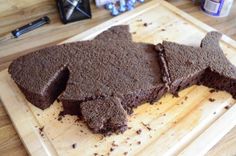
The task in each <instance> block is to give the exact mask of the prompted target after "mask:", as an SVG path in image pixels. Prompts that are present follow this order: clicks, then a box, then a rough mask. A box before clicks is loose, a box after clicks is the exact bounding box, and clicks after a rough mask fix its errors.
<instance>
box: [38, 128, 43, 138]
mask: <svg viewBox="0 0 236 156" xmlns="http://www.w3.org/2000/svg"><path fill="white" fill-rule="evenodd" d="M43 130H44V126H42V127H40V128H39V134H40V135H41V136H42V137H43V136H44V134H43Z"/></svg>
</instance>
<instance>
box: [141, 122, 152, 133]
mask: <svg viewBox="0 0 236 156" xmlns="http://www.w3.org/2000/svg"><path fill="white" fill-rule="evenodd" d="M141 124H142V125H143V126H144V127H145V128H147V130H149V131H150V130H152V129H151V127H150V125H149V124H145V123H143V122H141Z"/></svg>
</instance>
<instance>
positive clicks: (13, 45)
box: [0, 0, 236, 156]
mask: <svg viewBox="0 0 236 156" xmlns="http://www.w3.org/2000/svg"><path fill="white" fill-rule="evenodd" d="M169 2H170V3H171V4H173V5H175V6H177V7H178V8H180V9H181V10H183V11H185V12H187V13H189V14H190V15H192V16H194V17H196V18H197V19H199V20H201V21H203V22H205V23H207V24H208V25H210V26H212V27H214V28H215V29H217V30H218V31H220V32H222V33H224V34H226V35H228V36H230V37H231V38H233V39H235V40H236V3H234V5H233V8H232V11H231V13H230V15H229V16H228V17H226V18H212V17H209V16H207V15H205V14H204V13H202V12H201V11H200V9H199V7H198V6H197V5H194V4H192V2H191V1H190V0H169ZM0 4H1V5H0V36H2V35H5V34H7V33H9V32H10V31H11V30H13V29H16V28H17V27H19V26H22V25H24V24H26V23H29V22H30V21H32V20H35V19H37V18H39V17H42V16H44V15H48V16H49V17H50V18H51V20H52V22H51V24H50V25H48V26H44V27H42V28H40V29H37V30H35V31H33V32H30V33H28V34H26V35H24V36H22V37H21V38H19V39H15V40H7V41H6V42H4V44H3V43H1V44H0V70H3V69H5V68H7V66H8V65H9V63H10V62H11V60H13V59H14V58H16V57H18V56H20V55H23V54H25V53H28V52H30V51H32V50H35V49H39V48H40V47H41V46H42V45H52V44H55V43H59V42H60V41H63V40H65V39H67V38H70V37H71V36H74V35H76V34H78V33H80V32H82V31H85V30H87V29H89V28H91V27H93V26H95V25H97V24H99V23H102V22H104V21H106V20H108V19H110V18H111V16H110V15H109V13H108V12H107V11H106V10H104V9H97V8H95V6H94V5H92V10H93V11H92V12H93V19H92V20H89V21H88V20H85V21H80V22H76V23H73V24H68V25H63V24H61V23H60V20H59V17H58V13H57V9H56V8H55V0H19V1H14V0H9V1H5V0H0ZM42 38H43V40H42ZM29 43H30V46H27V49H22V51H21V52H20V53H17V51H19V50H18V49H19V48H21V47H23V45H27V44H29ZM235 147H236V127H235V128H234V129H233V130H232V131H231V132H230V133H228V134H227V135H226V136H225V137H224V138H223V139H222V140H221V141H220V142H219V143H218V144H217V145H216V146H215V147H214V148H212V150H211V151H210V152H209V153H208V155H236V148H235ZM0 155H6V156H9V155H17V156H23V155H27V152H26V149H25V148H24V146H23V144H22V142H21V141H20V138H19V136H18V135H17V133H16V131H15V129H14V127H13V125H12V123H11V121H10V119H9V117H8V115H7V113H6V111H5V109H4V107H3V105H2V104H1V101H0Z"/></svg>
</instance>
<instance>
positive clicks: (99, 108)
mask: <svg viewBox="0 0 236 156" xmlns="http://www.w3.org/2000/svg"><path fill="white" fill-rule="evenodd" d="M80 107H81V113H82V116H83V119H84V120H85V122H86V123H87V124H88V126H89V128H90V129H92V130H93V131H94V132H96V133H98V132H100V133H103V134H106V135H109V134H111V133H112V132H124V131H125V130H126V129H127V114H126V111H125V110H124V109H123V107H122V106H121V104H120V101H119V99H118V98H112V97H109V98H105V99H97V100H93V101H87V102H83V103H81V104H80Z"/></svg>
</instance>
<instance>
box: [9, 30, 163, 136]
mask: <svg viewBox="0 0 236 156" xmlns="http://www.w3.org/2000/svg"><path fill="white" fill-rule="evenodd" d="M157 57H158V54H157V52H156V51H155V46H154V45H151V44H144V43H134V42H132V38H131V34H130V33H129V28H128V26H116V27H112V28H110V29H109V30H107V31H105V32H103V33H101V34H100V35H98V36H97V37H96V38H95V39H94V40H91V41H82V42H76V43H69V44H64V45H59V46H53V47H49V48H46V49H42V50H39V51H37V52H34V53H31V54H28V55H25V56H23V57H20V58H18V59H16V60H15V61H13V63H12V64H11V66H10V68H9V73H10V74H11V76H12V78H13V80H15V82H16V84H17V85H18V86H19V88H20V89H21V90H22V92H23V93H24V95H25V96H26V98H27V99H28V101H30V102H31V103H32V104H34V105H36V106H37V107H39V108H41V109H46V108H48V107H49V106H50V105H51V104H52V103H53V101H54V100H55V99H56V98H59V100H60V101H61V102H62V104H63V108H64V111H65V113H68V114H72V115H75V114H76V115H79V116H80V117H82V118H83V119H84V120H85V121H86V123H87V124H88V126H89V128H90V129H92V130H93V131H94V132H100V133H104V134H107V133H110V132H123V131H124V130H125V129H126V128H127V120H126V118H127V114H131V113H132V109H133V108H135V107H137V106H138V105H140V104H142V103H145V102H150V103H151V102H154V101H156V100H158V99H159V98H160V97H161V96H162V95H163V94H164V93H165V90H166V87H165V85H164V83H163V81H162V79H161V72H160V66H159V61H158V58H157Z"/></svg>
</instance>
